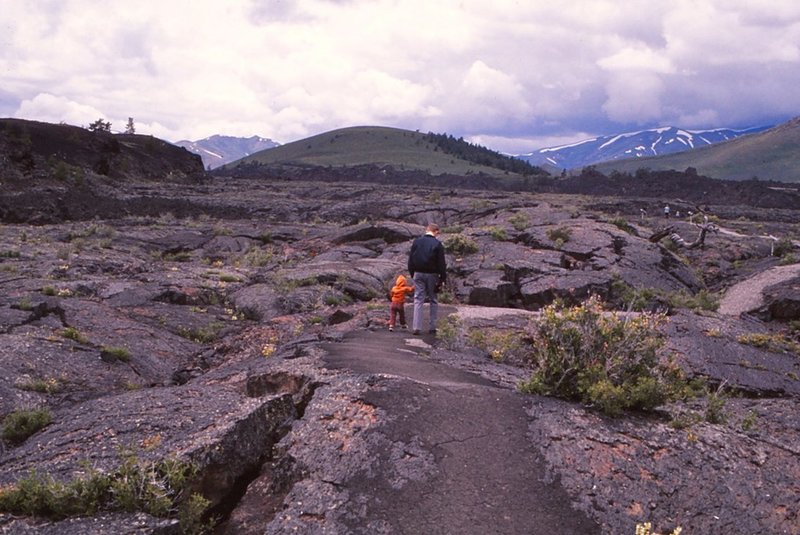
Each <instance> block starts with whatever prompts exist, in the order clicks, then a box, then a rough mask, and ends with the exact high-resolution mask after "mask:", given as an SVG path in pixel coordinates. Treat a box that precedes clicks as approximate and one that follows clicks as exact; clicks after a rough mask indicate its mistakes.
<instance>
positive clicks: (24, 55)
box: [0, 0, 800, 153]
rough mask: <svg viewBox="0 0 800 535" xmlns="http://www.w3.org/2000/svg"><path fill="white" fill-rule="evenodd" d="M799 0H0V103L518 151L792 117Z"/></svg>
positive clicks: (33, 111)
mask: <svg viewBox="0 0 800 535" xmlns="http://www.w3.org/2000/svg"><path fill="white" fill-rule="evenodd" d="M798 87H800V2H798V1H797V0H770V1H768V2H755V1H751V0H567V1H564V2H559V1H554V0H519V1H514V0H490V1H487V0H213V1H212V0H185V1H184V0H157V1H156V0H136V1H125V2H123V1H121V0H115V1H110V2H98V1H97V0H0V116H3V117H19V118H24V119H34V120H41V121H47V122H61V121H63V122H66V123H69V124H75V125H84V126H85V125H88V124H89V123H91V122H93V121H94V120H96V119H98V118H100V117H103V118H105V119H106V120H108V121H110V122H111V123H112V129H115V130H116V129H119V130H122V129H123V128H124V125H125V123H126V122H127V118H128V117H133V118H134V121H135V125H136V130H137V133H142V134H153V135H155V136H157V137H160V138H163V139H167V140H170V141H178V140H181V139H191V140H196V139H200V138H204V137H207V136H210V135H212V134H225V135H233V136H251V135H254V134H256V135H261V136H264V137H269V138H272V139H273V140H275V141H278V142H281V143H287V142H290V141H294V140H297V139H301V138H304V137H307V136H310V135H313V134H317V133H321V132H325V131H328V130H332V129H335V128H340V127H345V126H355V125H383V126H395V127H400V128H407V129H411V130H417V129H419V130H421V131H423V132H427V131H433V132H437V133H441V132H446V133H449V134H453V135H455V136H457V137H458V136H463V137H464V138H466V139H469V140H471V141H473V142H476V143H480V144H483V145H486V146H488V147H491V148H493V149H496V150H501V151H507V152H511V153H521V152H528V151H531V150H533V149H536V148H540V147H544V146H552V145H555V144H560V143H567V142H571V141H576V140H580V139H585V138H588V137H593V136H596V135H601V134H612V133H620V132H625V131H630V130H637V129H641V128H649V127H655V126H666V125H672V126H680V127H684V128H709V127H711V128H713V127H734V128H739V127H749V126H761V125H767V124H776V123H779V122H783V121H786V120H788V119H790V118H792V117H794V116H797V115H800V90H798V89H797V88H798Z"/></svg>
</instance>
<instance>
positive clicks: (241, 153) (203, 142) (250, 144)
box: [174, 134, 280, 169]
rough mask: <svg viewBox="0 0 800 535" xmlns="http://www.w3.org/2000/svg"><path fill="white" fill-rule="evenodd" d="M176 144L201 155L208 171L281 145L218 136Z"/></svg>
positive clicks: (268, 140) (256, 137) (253, 138)
mask: <svg viewBox="0 0 800 535" xmlns="http://www.w3.org/2000/svg"><path fill="white" fill-rule="evenodd" d="M174 144H175V145H177V146H179V147H184V148H185V149H186V150H188V151H189V152H193V153H194V154H199V155H200V158H202V160H203V165H204V166H205V168H206V169H216V168H217V167H220V166H223V165H225V164H226V163H228V162H233V161H235V160H239V159H241V158H244V157H245V156H249V155H250V154H255V153H256V152H260V151H262V150H264V149H271V148H273V147H277V146H279V145H280V144H279V143H277V142H275V141H272V140H271V139H267V138H263V137H259V136H251V137H233V136H223V135H218V134H217V135H213V136H210V137H207V138H205V139H199V140H197V141H189V140H185V139H184V140H181V141H178V142H176V143H174Z"/></svg>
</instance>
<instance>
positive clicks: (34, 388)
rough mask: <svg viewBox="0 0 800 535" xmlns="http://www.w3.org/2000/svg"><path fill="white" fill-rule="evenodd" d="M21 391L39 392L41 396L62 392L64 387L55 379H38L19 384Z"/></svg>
mask: <svg viewBox="0 0 800 535" xmlns="http://www.w3.org/2000/svg"><path fill="white" fill-rule="evenodd" d="M17 388H19V389H20V390H29V391H31V392H39V393H40V394H55V393H57V392H61V390H62V389H63V385H62V384H61V382H60V381H59V380H58V379H55V378H52V377H50V378H47V379H44V378H37V379H30V380H28V381H24V382H21V383H18V384H17Z"/></svg>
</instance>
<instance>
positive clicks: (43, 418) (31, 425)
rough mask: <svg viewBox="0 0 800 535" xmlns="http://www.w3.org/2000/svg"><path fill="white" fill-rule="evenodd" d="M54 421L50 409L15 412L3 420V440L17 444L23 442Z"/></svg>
mask: <svg viewBox="0 0 800 535" xmlns="http://www.w3.org/2000/svg"><path fill="white" fill-rule="evenodd" d="M52 420H53V417H52V416H51V415H50V411H49V410H48V409H32V410H27V409H22V410H18V411H14V412H12V413H9V414H8V416H6V417H5V419H4V420H3V438H4V439H6V440H8V441H9V442H12V443H15V444H17V443H20V442H23V441H24V440H25V439H26V438H28V437H29V436H31V435H32V434H34V433H36V432H37V431H39V430H40V429H42V428H43V427H45V426H46V425H47V424H49V423H50V422H51V421H52Z"/></svg>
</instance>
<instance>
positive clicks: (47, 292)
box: [42, 286, 56, 295]
mask: <svg viewBox="0 0 800 535" xmlns="http://www.w3.org/2000/svg"><path fill="white" fill-rule="evenodd" d="M42 294H44V295H56V289H55V288H53V287H52V286H45V287H43V288H42Z"/></svg>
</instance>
